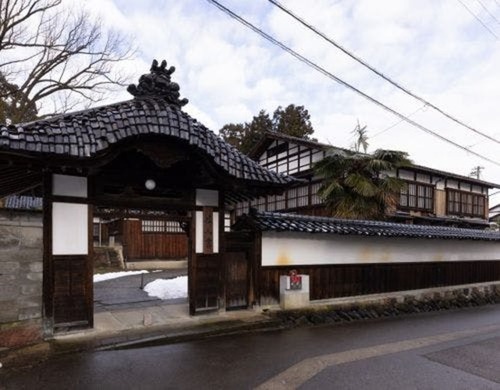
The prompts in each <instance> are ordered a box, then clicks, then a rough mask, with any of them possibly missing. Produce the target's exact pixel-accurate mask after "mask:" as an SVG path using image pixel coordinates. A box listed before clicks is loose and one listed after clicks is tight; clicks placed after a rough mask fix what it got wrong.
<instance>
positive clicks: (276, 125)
mask: <svg viewBox="0 0 500 390" xmlns="http://www.w3.org/2000/svg"><path fill="white" fill-rule="evenodd" d="M310 119H311V116H310V115H309V112H308V111H307V110H306V109H305V108H304V106H296V105H294V104H290V105H289V106H288V107H286V108H285V109H283V108H282V107H281V106H279V107H278V108H277V109H276V110H275V111H274V114H273V130H274V131H276V132H278V133H282V134H287V135H291V136H292V137H298V138H304V139H311V138H310V136H311V135H312V134H313V133H314V129H313V127H312V125H311V120H310Z"/></svg>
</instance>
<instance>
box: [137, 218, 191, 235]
mask: <svg viewBox="0 0 500 390" xmlns="http://www.w3.org/2000/svg"><path fill="white" fill-rule="evenodd" d="M141 227H142V232H143V233H184V230H182V228H181V225H180V223H179V222H177V221H162V220H142V221H141Z"/></svg>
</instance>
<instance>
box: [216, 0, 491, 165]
mask: <svg viewBox="0 0 500 390" xmlns="http://www.w3.org/2000/svg"><path fill="white" fill-rule="evenodd" d="M207 1H208V2H209V3H211V4H213V5H215V6H216V7H217V8H219V9H220V10H221V11H223V12H224V13H226V14H227V15H229V16H230V17H231V18H233V19H235V20H237V21H238V22H240V23H241V24H243V25H244V26H246V27H248V28H249V29H251V30H252V31H254V32H256V33H257V34H259V35H260V36H262V37H263V38H265V39H267V40H268V41H269V42H271V43H273V44H274V45H276V46H278V47H280V48H281V49H283V50H285V51H286V52H288V53H289V54H291V55H292V56H294V57H295V58H297V59H298V60H299V61H302V62H303V63H305V64H307V65H309V66H310V67H312V68H313V69H315V70H316V71H318V72H320V73H322V74H323V75H325V76H327V77H329V78H330V79H332V80H334V81H336V82H337V83H339V84H341V85H343V86H344V87H346V88H349V89H351V90H352V91H354V92H356V93H357V94H358V95H360V96H362V97H364V98H365V99H367V100H368V101H370V102H371V103H373V104H376V105H377V106H379V107H381V108H383V109H384V110H386V111H388V112H390V113H392V114H393V115H395V116H397V117H399V118H400V119H403V120H405V121H406V122H408V123H409V124H411V125H412V126H414V127H417V128H418V129H420V130H422V131H424V132H426V133H428V134H432V135H434V136H435V137H437V138H439V139H441V140H442V141H444V142H447V143H449V144H451V145H453V146H455V147H457V148H459V149H462V150H464V151H466V152H468V153H470V154H473V155H475V156H476V157H479V158H481V159H483V160H485V161H488V162H490V163H492V164H495V165H498V166H500V163H499V162H497V161H495V160H492V159H490V158H489V157H486V156H483V155H481V154H479V153H476V152H474V151H473V150H470V149H467V148H466V147H464V146H462V145H460V144H458V143H456V142H455V141H452V140H450V139H448V138H446V137H444V136H442V135H440V134H438V133H436V132H435V131H433V130H431V129H429V128H427V127H425V126H423V125H421V124H420V123H417V122H415V121H413V120H411V119H410V118H407V117H405V116H404V115H403V114H401V113H399V112H398V111H396V110H394V109H392V108H390V107H389V106H387V105H385V104H384V103H382V102H380V101H378V100H377V99H375V98H373V97H371V96H369V95H367V94H366V93H364V92H363V91H361V90H359V89H358V88H356V87H355V86H353V85H351V84H349V83H348V82H346V81H344V80H342V79H340V78H339V77H337V76H335V75H334V74H332V73H330V72H329V71H327V70H326V69H325V68H323V67H321V66H319V65H318V64H316V63H314V62H312V61H311V60H309V59H307V58H306V57H304V56H302V55H301V54H299V53H297V52H296V51H294V50H293V49H291V48H289V47H288V46H286V45H285V44H283V43H281V42H280V41H278V40H276V39H275V38H273V37H272V36H270V35H269V34H267V33H265V32H264V31H262V30H261V29H259V28H258V27H256V26H254V25H253V24H252V23H250V22H248V21H247V20H246V19H244V18H242V17H241V16H239V15H237V14H236V13H234V12H233V11H231V10H230V9H229V8H227V7H225V6H224V5H222V4H221V3H219V2H218V1H216V0H207Z"/></svg>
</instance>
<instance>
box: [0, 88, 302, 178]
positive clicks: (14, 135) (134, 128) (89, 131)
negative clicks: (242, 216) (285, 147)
mask: <svg viewBox="0 0 500 390" xmlns="http://www.w3.org/2000/svg"><path fill="white" fill-rule="evenodd" d="M148 135H163V136H167V137H171V138H175V139H176V140H180V141H182V142H185V143H186V144H188V145H190V146H192V147H194V148H197V149H198V150H200V151H202V152H203V153H205V154H206V155H208V156H210V157H211V159H212V160H213V161H214V163H215V164H216V165H217V166H218V167H220V168H221V169H222V170H223V171H225V172H226V173H227V174H229V175H230V176H233V177H235V178H238V179H243V180H249V181H252V182H257V183H264V184H277V185H283V184H288V183H291V182H293V181H294V179H293V178H291V177H289V176H284V175H281V174H277V173H275V172H272V171H269V170H267V169H264V168H262V167H261V166H260V165H258V164H257V163H256V162H254V161H253V160H251V159H250V158H248V157H246V156H245V155H243V154H242V153H240V152H239V151H238V150H236V149H235V148H234V147H232V146H231V145H229V144H227V143H225V142H224V141H223V140H222V139H221V138H220V137H218V136H217V135H215V134H214V133H213V132H212V131H210V130H209V129H207V128H206V127H205V126H203V125H202V124H201V123H199V122H197V121H196V120H195V119H193V118H191V117H190V116H189V115H188V114H186V113H185V112H183V111H182V110H181V109H180V108H179V107H178V106H176V105H173V104H170V103H168V102H167V101H166V100H165V99H164V98H162V97H141V98H136V99H133V100H129V101H125V102H120V103H116V104H111V105H107V106H103V107H98V108H92V109H88V110H84V111H80V112H75V113H70V114H66V115H61V116H56V117H53V118H50V119H47V120H40V121H35V122H31V123H26V124H20V125H15V126H0V153H1V152H2V151H8V152H17V153H18V154H19V153H21V154H26V155H30V156H40V157H43V158H47V157H50V156H51V157H59V158H61V157H64V158H71V159H90V158H92V157H94V156H96V155H99V154H102V153H104V152H105V151H106V150H107V149H108V148H110V146H112V145H113V144H116V143H118V142H120V141H123V140H127V139H137V138H138V137H142V136H148Z"/></svg>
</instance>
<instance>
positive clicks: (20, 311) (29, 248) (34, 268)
mask: <svg viewBox="0 0 500 390" xmlns="http://www.w3.org/2000/svg"><path fill="white" fill-rule="evenodd" d="M42 237H43V226H42V215H41V213H36V212H18V213H13V212H6V211H1V212H0V347H13V346H18V345H26V344H30V343H32V342H35V341H38V340H40V339H41V338H42V335H43V331H42V279H43V239H42Z"/></svg>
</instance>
